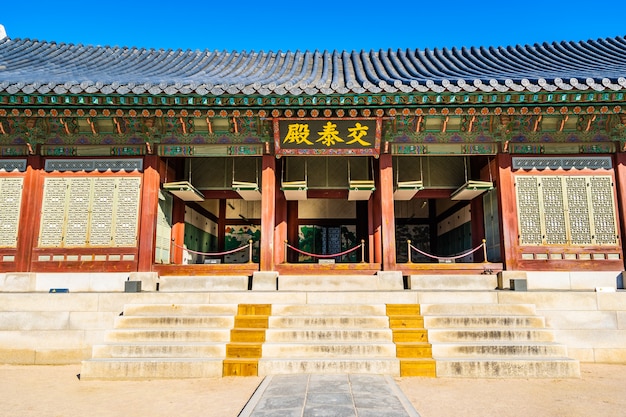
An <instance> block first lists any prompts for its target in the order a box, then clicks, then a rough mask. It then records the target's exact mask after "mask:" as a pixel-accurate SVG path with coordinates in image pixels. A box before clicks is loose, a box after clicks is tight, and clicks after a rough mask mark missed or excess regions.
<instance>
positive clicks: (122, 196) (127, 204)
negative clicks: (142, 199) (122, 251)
mask: <svg viewBox="0 0 626 417" xmlns="http://www.w3.org/2000/svg"><path fill="white" fill-rule="evenodd" d="M140 191H141V178H139V177H129V178H120V179H119V182H118V184H117V200H116V207H115V246H135V245H136V244H137V228H138V227H137V226H138V223H137V222H138V218H139V195H140Z"/></svg>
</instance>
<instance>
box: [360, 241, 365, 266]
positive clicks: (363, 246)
mask: <svg viewBox="0 0 626 417" xmlns="http://www.w3.org/2000/svg"><path fill="white" fill-rule="evenodd" d="M361 263H362V264H364V263H365V239H361Z"/></svg>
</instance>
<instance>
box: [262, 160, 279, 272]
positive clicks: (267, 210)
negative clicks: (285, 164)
mask: <svg viewBox="0 0 626 417" xmlns="http://www.w3.org/2000/svg"><path fill="white" fill-rule="evenodd" d="M262 165H263V168H262V174H261V175H262V176H261V178H262V190H261V207H262V210H261V259H260V262H259V263H260V265H259V269H260V270H261V271H273V270H274V239H275V236H274V227H275V221H276V159H275V158H274V157H273V156H272V155H263V163H262Z"/></svg>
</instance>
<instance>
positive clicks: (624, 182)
mask: <svg viewBox="0 0 626 417" xmlns="http://www.w3.org/2000/svg"><path fill="white" fill-rule="evenodd" d="M615 162H616V164H615V165H616V167H615V179H616V181H615V182H616V183H617V205H618V207H617V210H618V215H619V219H618V220H619V224H620V236H622V238H621V239H620V241H621V245H622V252H623V251H624V236H626V234H625V233H626V153H622V152H619V153H618V154H617V155H616V156H615ZM622 259H626V257H625V256H624V253H622Z"/></svg>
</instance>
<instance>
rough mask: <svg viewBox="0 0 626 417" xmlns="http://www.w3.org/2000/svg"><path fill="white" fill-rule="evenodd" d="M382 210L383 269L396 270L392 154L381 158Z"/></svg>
mask: <svg viewBox="0 0 626 417" xmlns="http://www.w3.org/2000/svg"><path fill="white" fill-rule="evenodd" d="M379 164H380V165H379V172H380V182H379V185H380V210H381V213H380V214H381V234H382V250H383V258H382V269H383V270H386V271H393V270H395V269H396V221H395V217H394V216H395V213H394V206H393V166H392V158H391V155H390V154H383V155H381V156H380V158H379Z"/></svg>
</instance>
